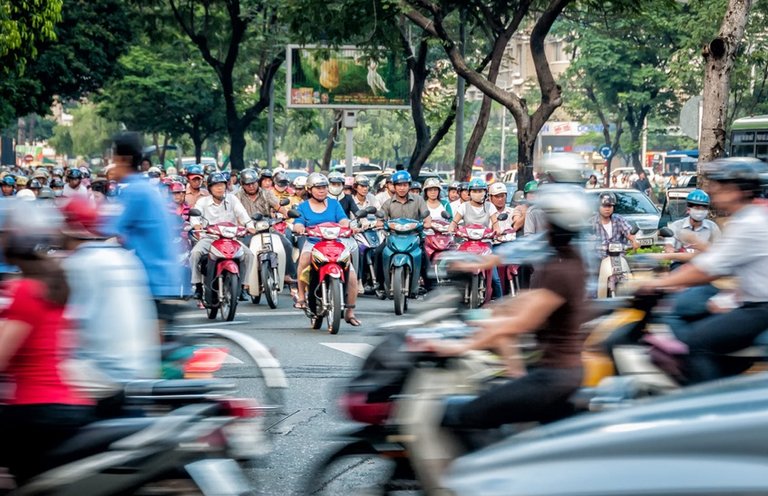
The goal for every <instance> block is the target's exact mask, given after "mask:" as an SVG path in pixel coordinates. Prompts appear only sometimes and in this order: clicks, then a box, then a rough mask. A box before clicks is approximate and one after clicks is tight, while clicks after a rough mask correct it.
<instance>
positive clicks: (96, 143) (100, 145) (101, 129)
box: [50, 103, 120, 157]
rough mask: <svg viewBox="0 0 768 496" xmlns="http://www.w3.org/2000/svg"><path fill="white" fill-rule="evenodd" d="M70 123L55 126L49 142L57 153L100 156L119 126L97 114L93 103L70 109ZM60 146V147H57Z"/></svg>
mask: <svg viewBox="0 0 768 496" xmlns="http://www.w3.org/2000/svg"><path fill="white" fill-rule="evenodd" d="M72 117H73V120H72V125H71V126H56V127H54V128H53V136H52V137H51V140H50V144H51V146H54V147H55V148H56V150H57V152H58V153H67V154H68V155H78V156H84V157H101V156H103V155H104V153H105V152H106V150H107V149H108V148H109V143H110V137H111V136H112V135H113V134H115V133H116V132H117V131H119V130H120V126H119V125H118V124H116V123H114V122H110V121H108V120H106V119H104V118H103V117H101V116H99V114H98V108H97V106H96V105H95V104H93V103H83V104H81V105H79V106H77V107H75V108H74V109H72ZM59 147H61V148H59Z"/></svg>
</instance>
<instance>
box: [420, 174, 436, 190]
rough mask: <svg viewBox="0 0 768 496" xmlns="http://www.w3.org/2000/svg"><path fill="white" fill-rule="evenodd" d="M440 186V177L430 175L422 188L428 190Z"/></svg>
mask: <svg viewBox="0 0 768 496" xmlns="http://www.w3.org/2000/svg"><path fill="white" fill-rule="evenodd" d="M439 187H440V179H438V178H436V177H428V178H427V179H426V181H424V187H423V188H422V189H424V190H426V189H427V188H439Z"/></svg>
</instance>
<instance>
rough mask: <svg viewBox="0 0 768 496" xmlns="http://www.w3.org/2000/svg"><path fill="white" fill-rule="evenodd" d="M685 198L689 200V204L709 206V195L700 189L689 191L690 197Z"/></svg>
mask: <svg viewBox="0 0 768 496" xmlns="http://www.w3.org/2000/svg"><path fill="white" fill-rule="evenodd" d="M685 200H686V202H688V205H701V206H703V207H708V206H709V195H708V194H706V193H705V192H703V191H702V190H700V189H695V190H693V191H691V192H690V193H688V197H687V198H686V199H685Z"/></svg>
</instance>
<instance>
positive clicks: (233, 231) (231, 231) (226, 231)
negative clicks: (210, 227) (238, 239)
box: [219, 226, 237, 239]
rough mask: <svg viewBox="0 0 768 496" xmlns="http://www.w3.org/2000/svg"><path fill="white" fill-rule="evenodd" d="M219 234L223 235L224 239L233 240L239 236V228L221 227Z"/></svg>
mask: <svg viewBox="0 0 768 496" xmlns="http://www.w3.org/2000/svg"><path fill="white" fill-rule="evenodd" d="M219 232H220V233H221V237H222V238H227V239H232V238H234V237H235V236H237V227H236V226H221V227H220V228H219Z"/></svg>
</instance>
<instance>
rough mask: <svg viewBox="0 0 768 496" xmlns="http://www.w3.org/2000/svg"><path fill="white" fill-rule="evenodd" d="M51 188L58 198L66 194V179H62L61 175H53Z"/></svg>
mask: <svg viewBox="0 0 768 496" xmlns="http://www.w3.org/2000/svg"><path fill="white" fill-rule="evenodd" d="M51 189H52V190H53V195H54V196H55V197H56V198H59V197H61V196H63V195H64V181H62V180H61V178H59V177H55V176H54V177H53V178H52V179H51Z"/></svg>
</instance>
